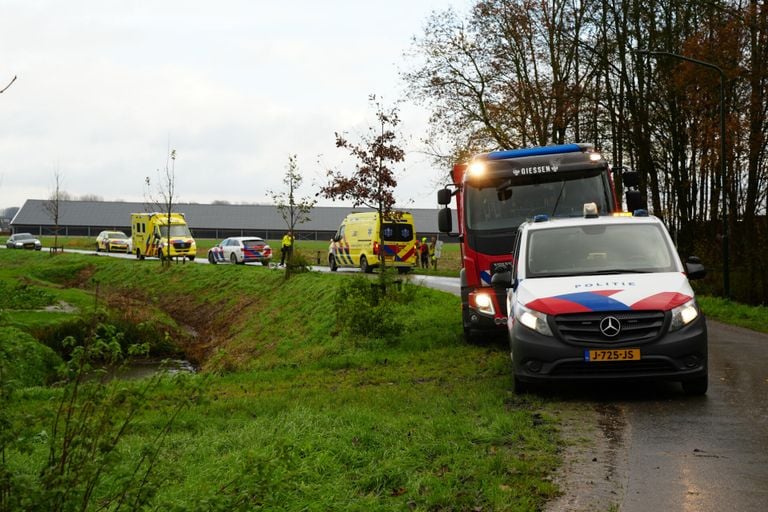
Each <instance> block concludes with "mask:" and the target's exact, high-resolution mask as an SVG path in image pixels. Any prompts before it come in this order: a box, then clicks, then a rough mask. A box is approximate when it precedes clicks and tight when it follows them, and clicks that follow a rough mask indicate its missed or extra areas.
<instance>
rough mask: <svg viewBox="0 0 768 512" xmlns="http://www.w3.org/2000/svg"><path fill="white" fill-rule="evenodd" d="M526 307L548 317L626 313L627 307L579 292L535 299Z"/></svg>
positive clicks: (604, 296) (607, 299)
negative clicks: (569, 314)
mask: <svg viewBox="0 0 768 512" xmlns="http://www.w3.org/2000/svg"><path fill="white" fill-rule="evenodd" d="M528 307H529V308H531V309H534V310H536V311H541V312H542V313H546V314H548V315H558V314H562V313H585V312H589V311H626V310H629V309H630V308H629V306H627V305H626V304H624V303H623V302H619V301H617V300H615V299H612V298H610V297H608V296H606V295H603V294H602V293H594V292H579V293H567V294H565V295H558V296H557V297H547V298H544V299H537V300H534V301H533V302H530V303H529V304H528Z"/></svg>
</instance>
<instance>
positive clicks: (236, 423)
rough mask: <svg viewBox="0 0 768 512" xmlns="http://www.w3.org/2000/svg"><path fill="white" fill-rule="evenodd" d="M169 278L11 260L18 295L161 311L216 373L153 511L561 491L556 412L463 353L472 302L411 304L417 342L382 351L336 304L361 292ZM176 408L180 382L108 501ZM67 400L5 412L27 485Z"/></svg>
mask: <svg viewBox="0 0 768 512" xmlns="http://www.w3.org/2000/svg"><path fill="white" fill-rule="evenodd" d="M154 263H156V262H151V261H145V262H139V261H134V260H118V259H113V258H105V257H96V256H86V255H68V254H64V255H58V256H55V257H51V256H49V255H47V254H39V253H29V252H21V251H0V269H1V270H0V281H4V282H5V283H6V285H7V286H15V284H16V283H17V282H20V280H28V281H29V282H30V283H34V284H33V285H32V286H36V287H40V288H42V289H43V291H44V292H45V293H49V294H51V295H52V296H53V300H58V298H59V297H60V296H61V294H65V293H66V294H73V293H75V292H76V294H83V296H84V298H83V299H82V300H80V302H79V303H78V304H79V307H81V308H83V309H87V308H88V305H89V304H91V303H94V302H98V303H99V304H102V305H105V306H108V307H110V308H111V309H113V310H118V311H120V312H130V311H132V313H131V315H134V316H139V313H138V312H137V311H145V310H146V311H148V312H147V313H145V318H146V319H145V320H144V322H145V323H150V324H152V325H155V323H156V322H159V320H160V318H162V317H161V313H162V314H165V315H167V322H166V323H168V324H170V323H171V322H172V323H174V324H175V325H177V326H186V327H188V328H189V330H190V331H194V332H195V335H194V336H190V337H188V338H187V339H183V340H178V341H179V342H180V344H181V345H182V346H183V347H184V350H185V351H186V352H188V353H192V354H195V355H196V357H197V358H198V360H199V362H200V363H201V364H202V366H203V367H204V368H205V369H206V370H207V371H206V372H205V374H204V375H198V376H195V377H193V380H199V381H204V382H205V389H206V393H205V395H204V398H203V399H201V400H196V401H194V402H192V403H190V404H189V406H188V407H187V408H185V409H184V410H183V411H182V412H181V414H180V415H179V416H178V417H177V418H176V421H175V422H174V423H173V427H172V428H171V429H170V430H169V431H168V432H167V433H166V434H165V435H164V436H165V437H164V443H163V444H162V447H160V446H158V447H157V448H158V449H160V448H161V449H162V450H163V456H162V457H161V458H159V459H158V462H157V466H156V468H155V469H156V472H157V473H158V474H159V475H161V476H162V479H161V480H162V484H160V485H158V486H157V487H156V488H154V491H153V496H152V497H151V501H150V502H149V504H150V507H151V508H155V509H161V510H259V509H261V510H275V509H279V510H361V509H366V508H370V509H374V510H520V511H528V510H538V509H540V508H541V506H542V505H543V503H544V502H545V501H546V500H548V499H549V498H551V497H552V496H554V495H555V494H556V493H557V489H556V487H555V486H554V485H553V484H552V483H551V481H550V475H551V474H552V472H553V470H554V468H555V467H556V466H557V464H558V462H559V461H558V449H557V445H558V438H557V431H556V425H555V422H554V420H553V419H552V418H553V416H552V414H551V412H550V411H548V409H547V407H548V406H547V405H546V404H545V403H544V402H542V401H541V400H540V399H538V398H532V397H525V396H524V397H517V396H515V395H513V394H512V393H511V391H510V387H511V382H510V381H511V379H510V376H509V367H508V355H507V354H506V351H505V350H504V349H503V347H500V346H495V345H488V346H484V347H483V346H467V345H465V344H464V343H463V342H461V340H460V332H461V329H460V325H459V322H460V317H459V315H458V314H457V312H458V310H459V299H458V298H457V297H454V296H451V295H447V294H444V293H441V292H437V291H433V290H428V289H424V288H417V289H415V290H412V291H411V292H409V293H408V294H406V297H405V299H403V303H402V304H400V305H398V306H397V307H396V308H394V309H392V310H385V311H384V314H392V315H394V316H396V317H397V318H398V319H399V320H400V321H401V327H402V328H401V330H399V331H396V332H397V333H398V335H397V336H392V337H390V338H388V339H387V340H386V341H382V340H380V339H379V338H378V337H377V335H376V332H370V333H368V334H365V333H363V334H360V333H357V334H354V335H353V334H351V333H352V332H354V330H350V329H348V328H344V327H343V326H341V325H340V323H339V321H338V317H337V310H336V305H337V303H338V302H337V301H338V298H339V293H338V292H339V289H340V287H343V286H344V285H345V284H346V283H348V282H349V280H350V279H354V278H353V277H350V276H335V275H325V274H318V273H307V274H297V275H295V276H293V277H292V278H291V279H289V280H287V281H286V280H285V279H284V276H283V273H282V272H280V271H277V270H272V269H268V268H264V267H248V268H243V267H238V266H223V265H220V266H210V265H190V264H186V265H181V264H179V265H172V266H171V268H170V269H167V270H161V268H160V265H159V263H158V264H154ZM97 285H98V289H99V299H98V301H97V300H96V298H95V291H96V288H97ZM40 295H42V296H45V294H44V293H43V294H40ZM134 310H137V311H134ZM30 313H33V314H35V315H40V316H39V318H38V319H37V320H35V318H34V317H33V318H31V319H30V320H29V321H28V322H27V324H28V325H27V328H28V329H29V330H30V331H34V330H35V329H36V328H38V327H39V324H40V323H46V322H48V320H45V319H44V315H45V314H46V312H42V311H33V312H30ZM16 314H17V312H16V311H10V312H8V313H7V314H6V315H4V316H3V321H4V322H6V321H11V319H9V318H8V317H11V318H12V317H14V316H16ZM51 314H55V313H51ZM59 314H60V313H59ZM71 314H74V315H77V314H78V313H71ZM341 314H345V312H344V311H341ZM348 314H349V315H354V314H365V310H362V311H359V310H358V311H355V310H350V311H349V312H348ZM158 325H160V324H158ZM158 328H160V329H166V327H158ZM371 330H372V331H375V326H374V327H372V328H371ZM169 332H171V331H169ZM393 332H395V331H393ZM110 386H117V387H123V388H125V390H126V392H127V393H131V391H130V390H131V389H133V388H132V386H133V385H132V384H131V383H124V382H115V383H112V384H110ZM179 393H181V391H180V390H179V388H178V387H177V386H174V385H173V384H172V383H171V382H168V383H167V384H166V385H161V386H159V387H158V388H157V389H155V390H153V391H152V394H151V395H150V396H149V397H148V400H147V406H146V407H144V408H143V409H142V410H141V411H140V412H139V413H138V414H137V416H136V418H135V421H134V422H133V423H132V424H131V428H130V429H129V430H128V431H127V432H126V434H125V435H124V437H123V440H122V442H121V444H120V446H119V447H118V449H117V451H116V455H115V457H116V462H115V466H114V471H113V473H110V474H109V475H105V476H104V477H103V479H102V480H101V482H100V484H99V485H100V487H99V489H98V490H97V491H96V492H94V496H95V498H96V499H98V497H99V496H106V495H110V494H111V493H112V492H113V491H114V489H112V488H111V487H110V486H114V485H117V484H116V483H115V482H119V481H120V478H119V475H120V474H121V473H125V472H128V471H130V470H131V464H130V461H131V460H133V458H134V457H136V456H137V454H140V453H142V451H144V450H146V449H148V448H147V447H148V446H150V447H151V446H152V443H154V440H155V439H156V438H157V435H158V431H159V430H161V429H162V428H163V425H165V424H166V419H167V417H168V416H169V414H170V411H171V410H173V407H174V404H176V403H178V399H179V398H180V397H179ZM60 396H61V390H60V389H58V388H44V387H38V388H19V389H15V390H13V391H12V396H11V398H10V399H9V400H8V401H7V402H6V403H7V404H9V407H8V408H7V410H6V411H4V414H7V415H8V417H9V418H11V421H10V423H9V424H11V425H13V427H14V429H15V432H16V437H15V439H24V440H25V442H24V444H23V446H20V447H18V446H16V445H12V446H11V447H9V448H8V449H7V450H6V459H5V460H6V461H7V462H6V463H5V464H6V467H7V468H8V469H9V471H10V473H11V474H13V475H14V478H15V480H14V481H15V482H27V483H29V482H34V481H35V479H36V478H37V477H38V475H39V467H40V465H41V464H43V463H44V462H45V460H46V457H47V454H48V451H47V446H48V444H47V441H46V439H48V438H49V437H48V436H50V435H51V434H52V433H51V426H50V425H51V423H50V419H51V417H52V415H53V413H54V408H55V403H56V400H57V399H58V398H60ZM115 407H118V406H117V405H116V406H115ZM114 412H115V414H120V411H119V410H115V411H114ZM122 461H125V462H122ZM93 508H94V509H95V508H96V507H95V506H94V507H93Z"/></svg>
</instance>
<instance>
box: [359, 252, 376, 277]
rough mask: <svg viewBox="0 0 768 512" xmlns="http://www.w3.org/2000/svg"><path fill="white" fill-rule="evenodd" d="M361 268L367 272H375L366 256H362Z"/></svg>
mask: <svg viewBox="0 0 768 512" xmlns="http://www.w3.org/2000/svg"><path fill="white" fill-rule="evenodd" d="M360 270H361V271H363V272H365V273H366V274H370V273H371V272H373V269H372V268H371V266H370V265H369V264H368V258H366V257H365V256H360Z"/></svg>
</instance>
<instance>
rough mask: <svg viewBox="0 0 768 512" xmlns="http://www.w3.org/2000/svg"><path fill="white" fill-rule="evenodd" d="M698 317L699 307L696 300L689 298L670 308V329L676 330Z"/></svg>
mask: <svg viewBox="0 0 768 512" xmlns="http://www.w3.org/2000/svg"><path fill="white" fill-rule="evenodd" d="M698 317H699V307H698V306H697V305H696V300H695V299H691V300H689V301H688V302H686V303H685V304H683V305H682V306H678V307H676V308H674V309H673V310H672V323H670V324H669V330H670V331H676V330H678V329H681V328H682V327H684V326H686V325H688V324H689V323H691V322H693V321H694V320H696V319H697V318H698Z"/></svg>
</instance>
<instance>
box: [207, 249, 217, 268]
mask: <svg viewBox="0 0 768 512" xmlns="http://www.w3.org/2000/svg"><path fill="white" fill-rule="evenodd" d="M208 263H210V264H211V265H215V264H216V257H215V256H214V255H213V253H212V252H209V253H208Z"/></svg>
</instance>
